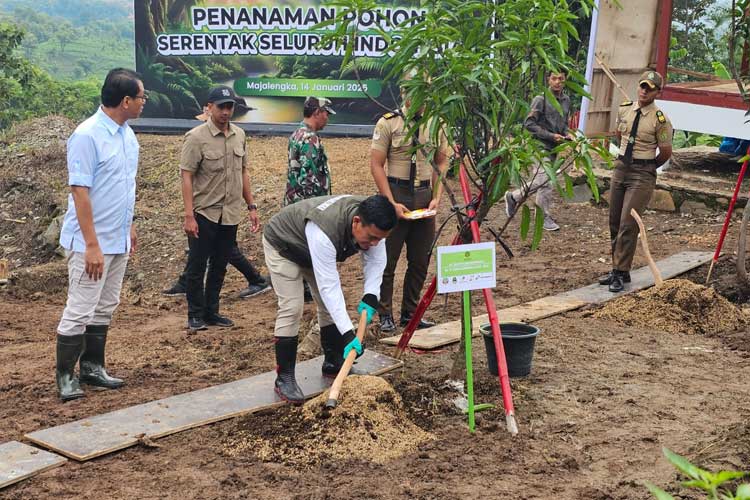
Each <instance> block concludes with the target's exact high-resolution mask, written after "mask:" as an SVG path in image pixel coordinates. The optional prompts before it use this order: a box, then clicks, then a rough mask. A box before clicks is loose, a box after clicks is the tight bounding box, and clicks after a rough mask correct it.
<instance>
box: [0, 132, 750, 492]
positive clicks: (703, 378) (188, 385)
mask: <svg viewBox="0 0 750 500" xmlns="http://www.w3.org/2000/svg"><path fill="white" fill-rule="evenodd" d="M21 132H23V131H21ZM24 133H25V135H24ZM24 133H20V135H19V137H20V139H23V140H26V141H27V143H26V144H27V146H24V147H19V146H18V145H17V141H18V140H20V139H19V137H17V138H16V139H15V140H13V139H8V138H6V141H7V143H6V144H0V250H2V252H0V257H5V258H8V259H9V260H10V263H11V267H12V270H13V275H12V278H13V280H12V282H11V283H10V284H9V285H8V286H7V287H6V288H5V291H4V292H2V295H0V442H5V441H9V440H13V439H16V440H21V439H22V436H23V434H24V433H27V432H31V431H34V430H36V429H40V428H46V427H49V426H53V425H59V424H63V423H66V422H70V421H73V420H77V419H80V418H84V417H86V416H90V415H95V414H100V413H104V412H108V411H112V410H116V409H119V408H123V407H125V406H129V405H135V404H139V403H143V402H146V401H151V400H154V399H158V398H163V397H167V396H170V395H173V394H178V393H182V392H186V391H191V390H195V389H200V388H203V387H206V386H210V385H215V384H219V383H223V382H229V381H232V380H236V379H239V378H242V377H248V376H251V375H254V374H258V373H261V372H264V371H268V370H271V369H272V368H273V364H274V363H273V355H272V347H271V333H272V328H273V323H274V316H275V297H274V296H273V295H272V294H266V295H263V296H259V297H256V298H253V299H250V300H244V301H243V300H240V299H237V298H236V297H235V293H236V292H237V290H239V289H240V288H241V287H242V286H243V283H242V282H243V280H242V277H241V276H240V275H239V274H238V273H236V272H235V271H232V270H230V271H229V273H228V274H227V281H226V284H225V292H224V295H223V302H222V304H223V305H222V307H223V311H224V312H225V313H226V314H227V315H228V316H230V317H231V318H233V319H234V320H235V322H236V324H237V326H235V327H234V328H231V329H228V330H218V329H211V330H208V331H206V332H200V333H199V334H196V335H188V334H186V332H185V330H184V322H185V314H186V311H185V305H184V303H183V301H182V300H181V299H179V298H167V297H163V296H161V295H159V290H161V289H162V288H164V287H166V286H167V285H168V284H170V282H171V280H172V279H174V278H175V277H176V275H177V274H178V272H179V271H180V269H181V267H182V266H183V264H184V248H185V237H184V236H183V233H182V230H181V220H180V213H181V211H180V205H181V202H180V198H179V192H178V188H177V167H176V161H177V157H178V155H179V148H180V143H181V139H180V138H179V137H165V136H147V135H142V136H140V137H139V140H140V143H141V148H142V149H141V157H142V166H141V170H140V173H139V195H138V203H137V212H138V214H139V215H140V216H141V219H140V220H139V221H138V229H139V238H140V245H141V248H140V251H139V255H138V256H136V257H135V258H133V259H132V261H131V264H130V266H129V270H128V274H127V277H126V282H125V285H124V288H123V302H122V304H121V306H120V308H119V309H118V311H117V313H116V317H115V320H114V323H113V325H112V333H111V339H110V347H109V349H108V364H109V366H110V367H111V372H112V373H114V374H116V375H118V376H122V377H124V378H125V379H126V380H127V382H128V385H127V386H126V387H125V388H123V389H122V390H119V391H94V390H89V392H88V397H86V398H85V399H82V400H77V401H73V402H70V403H67V404H61V403H60V402H59V401H58V400H57V397H56V394H55V389H54V383H53V378H54V376H53V373H54V342H53V338H54V332H55V326H56V324H57V322H58V320H59V316H60V313H61V311H62V307H63V305H64V301H65V284H66V278H65V268H64V265H63V264H62V262H61V261H59V260H52V261H50V259H54V257H53V251H52V249H44V248H41V247H40V244H39V243H38V241H37V240H36V237H37V236H38V235H39V234H40V233H41V232H43V231H44V229H45V228H46V225H47V224H48V223H49V220H50V219H51V218H52V217H54V215H55V214H57V213H60V212H61V211H62V208H61V207H64V201H63V200H64V195H65V188H64V179H65V166H64V160H63V158H62V157H61V156H60V151H61V149H60V140H63V139H64V137H65V134H66V133H67V132H66V131H65V127H63V126H61V127H59V133H58V134H57V135H54V134H52V137H51V138H49V137H47V138H46V139H45V137H46V136H45V137H41V138H39V139H38V141H37V140H36V139H35V140H34V141H32V140H31V139H32V138H33V137H35V136H34V128H33V127H29V128H27V129H26V132H24ZM35 141H36V142H35ZM45 141H47V142H45ZM51 143H55V144H57V149H54V148H53V146H52V145H51ZM29 144H30V145H29ZM325 145H326V150H327V152H328V154H329V158H330V160H331V165H332V170H333V181H334V182H333V186H334V190H335V192H337V193H343V192H352V193H371V192H373V185H372V183H371V182H370V177H369V173H368V169H367V161H368V147H369V144H368V141H367V140H365V139H327V140H325ZM251 147H252V150H253V151H254V157H253V159H252V162H251V163H252V166H251V175H252V178H253V181H254V185H255V191H256V198H257V200H258V203H259V205H260V207H261V209H260V215H261V218H262V219H263V220H268V218H269V217H270V216H271V215H272V214H273V213H275V212H276V210H277V209H278V207H279V205H280V201H281V195H282V186H283V184H284V171H285V160H284V156H285V148H286V140H285V139H283V138H253V139H252V140H251ZM19 151H20V152H21V153H23V156H17V155H18V154H20V153H19ZM9 186H10V187H9ZM8 193H11V194H8ZM24 193H26V194H24ZM39 193H42V194H39ZM27 197H28V198H27ZM27 200H31V201H27ZM61 203H62V205H61ZM555 210H556V214H557V219H558V222H559V223H560V224H561V225H562V230H561V231H559V232H556V233H546V234H545V237H544V240H543V241H542V244H541V246H540V248H539V250H538V251H536V252H531V251H530V249H529V244H528V242H523V241H521V240H520V238H519V236H518V222H517V221H514V222H512V223H511V226H510V230H509V232H508V233H507V234H506V235H505V237H506V239H507V242H508V243H509V244H510V245H511V247H512V248H513V249H514V251H515V253H516V257H515V258H514V259H513V260H508V259H507V258H505V257H503V256H499V257H498V265H497V267H498V277H499V280H498V286H497V288H496V289H495V291H494V297H495V300H496V302H497V304H498V306H501V307H502V306H510V305H514V304H517V303H520V302H524V301H528V300H532V299H536V298H540V297H544V296H546V295H550V294H553V293H557V292H561V291H565V290H568V289H571V288H575V287H579V286H583V285H587V284H590V283H592V282H593V281H594V279H596V277H597V276H598V275H600V274H603V273H605V272H606V271H607V270H608V268H609V262H608V259H607V247H608V229H607V210H606V208H605V207H602V206H594V205H591V204H588V203H584V204H571V203H561V202H560V203H558V204H557V206H556V209H555ZM29 212H31V213H29ZM447 213H448V210H447V203H444V204H443V205H442V207H441V213H440V218H441V219H442V218H444V217H445V216H446V215H447ZM5 219H15V220H25V222H24V223H18V222H13V221H8V220H5ZM504 219H505V215H504V212H503V207H502V206H499V207H496V208H495V209H493V211H492V212H491V213H490V214H489V220H488V223H489V224H491V225H492V226H494V227H497V226H499V225H500V224H501V223H502V222H503V221H504ZM722 220H723V214H718V213H717V214H715V215H711V216H701V217H697V216H694V217H687V216H680V215H679V214H667V213H647V214H646V216H645V222H646V225H647V226H648V227H649V228H650V231H649V243H650V246H651V250H652V253H653V254H654V256H655V258H662V257H666V256H668V255H671V254H673V253H675V252H678V251H681V250H711V249H712V248H713V246H714V245H715V242H716V239H717V237H718V233H719V230H720V227H721V222H722ZM449 232H451V230H449V231H447V232H446V234H444V235H443V238H442V241H445V240H447V239H449V238H450V234H448V233H449ZM735 233H736V226H735V231H734V232H730V236H729V239H728V240H727V242H726V247H725V248H726V249H727V250H728V251H731V250H733V249H734V247H735V245H736V234H735ZM485 237H487V235H486V234H485ZM240 246H241V248H242V249H243V250H244V251H245V252H246V254H247V255H248V257H249V258H250V259H251V260H253V261H254V262H256V263H257V264H258V265H260V266H261V267H262V252H261V250H260V246H259V240H258V236H257V235H253V234H250V233H249V232H248V231H246V228H245V227H243V228H241V232H240ZM9 247H10V248H9ZM635 263H636V265H637V266H642V265H644V264H645V261H644V260H643V258H642V257H641V256H640V254H639V255H637V257H636V262H635ZM40 264H41V266H40ZM402 265H403V263H402ZM401 271H403V268H400V269H399V272H398V273H397V290H398V287H399V285H400V281H399V278H398V276H401V275H402V274H403V273H402V272H401ZM341 275H342V281H343V284H344V290H345V294H346V297H347V300H348V301H349V303H350V304H355V303H356V300H358V299H359V296H360V294H361V284H360V283H359V282H360V281H361V274H360V270H359V265H358V263H357V262H356V259H352V260H351V261H350V262H347V263H345V264H344V265H342V266H341ZM705 275H706V268H705V267H703V268H700V269H698V270H696V271H694V272H693V273H690V274H689V275H688V276H687V277H688V278H689V279H691V280H693V281H695V282H700V283H702V282H703V281H704V280H705ZM714 277H715V278H714V280H713V285H714V286H715V287H716V288H717V289H718V290H719V291H720V292H721V293H722V294H723V295H724V296H727V297H728V298H730V299H731V300H733V301H736V302H740V303H744V302H746V301H747V296H748V290H747V289H746V288H744V287H741V286H738V285H736V283H735V282H734V271H733V263H732V258H727V259H724V260H722V261H720V263H719V266H718V267H717V268H716V269H715V270H714ZM395 299H396V300H395V301H394V302H395V303H396V304H398V300H400V294H399V293H398V292H397V294H396V297H395ZM474 304H475V313H476V314H478V313H479V312H480V311H481V308H482V307H483V306H482V302H481V299H480V297H479V295H476V296H475V297H474ZM313 312H314V308H313V307H312V306H307V307H306V311H305V320H307V321H309V320H310V319H312V317H313ZM594 312H595V309H594V308H591V309H586V310H581V311H575V312H571V313H568V314H565V315H560V316H556V317H553V318H550V319H546V320H543V321H539V322H538V326H539V327H540V328H541V330H542V334H541V335H540V337H539V339H538V340H537V344H536V353H535V358H534V368H533V371H532V374H531V375H530V376H529V377H527V378H525V379H514V380H513V382H512V385H513V396H514V402H515V407H516V413H517V420H518V424H519V428H520V434H519V435H518V436H517V437H515V438H512V437H511V436H510V435H508V433H507V432H505V430H504V423H503V415H502V411H501V410H497V409H495V410H489V411H486V412H482V413H480V414H479V415H478V424H477V426H478V428H477V432H476V433H475V434H473V435H472V434H470V433H469V432H468V430H467V428H466V422H465V417H464V416H463V415H462V414H461V413H460V412H459V411H458V410H456V409H455V408H454V406H453V405H452V403H451V402H450V401H451V400H452V399H453V398H454V397H455V396H456V394H455V393H454V392H453V391H452V390H451V389H449V388H448V387H447V386H446V385H445V382H446V379H447V376H448V372H449V370H450V366H451V362H452V359H451V353H452V352H453V351H454V350H455V347H448V348H445V349H443V350H442V351H440V352H438V353H434V354H424V355H418V354H416V353H407V354H406V355H405V357H404V361H405V367H404V368H403V369H402V370H400V371H397V372H395V373H392V374H389V375H387V376H386V377H385V378H386V380H388V382H390V383H391V384H392V386H393V387H394V389H395V391H396V393H397V394H398V395H399V396H400V398H401V399H402V401H403V408H404V411H405V414H404V415H405V416H404V415H402V416H401V418H402V419H405V420H404V423H405V424H408V423H410V422H411V423H413V424H415V425H416V426H418V427H419V428H420V429H422V431H424V432H428V433H430V434H432V435H434V437H435V439H434V440H430V441H427V442H425V443H423V444H421V445H419V446H418V448H417V449H416V450H415V451H412V452H407V453H406V454H405V455H403V456H402V457H400V458H393V459H390V460H386V461H384V462H383V463H377V462H375V461H373V460H370V459H362V458H356V457H355V456H354V455H353V454H352V456H350V457H349V458H345V459H340V458H338V459H334V458H321V459H320V460H319V461H317V462H315V463H313V464H311V465H309V466H305V467H299V466H294V465H288V464H286V463H284V462H283V461H282V460H271V461H265V460H262V459H259V458H257V457H255V456H253V455H252V454H250V453H244V454H238V455H232V454H230V453H227V452H226V451H225V450H226V448H227V447H230V446H231V444H232V443H233V442H235V441H236V440H237V439H238V438H240V437H242V436H243V432H247V431H248V429H260V430H261V432H264V431H269V430H272V431H273V432H274V433H280V432H284V431H285V430H287V429H288V430H287V432H289V433H292V432H298V433H302V434H304V433H305V432H306V430H305V428H304V427H301V428H300V427H297V428H295V427H294V426H293V425H290V426H289V427H288V428H286V427H283V426H274V425H276V424H274V422H283V421H284V419H288V418H293V417H289V415H291V414H292V413H293V412H294V411H295V410H294V409H292V408H289V407H283V408H281V409H278V410H275V411H270V412H263V413H259V414H255V415H249V416H245V417H242V418H236V419H232V420H228V421H225V422H221V423H217V424H213V425H209V426H205V427H201V428H198V429H193V430H190V431H186V432H182V433H178V434H175V435H172V436H169V437H166V438H163V439H159V440H158V441H156V443H157V444H158V445H159V447H158V448H153V447H148V446H145V445H144V446H137V447H133V448H130V449H127V450H123V451H121V452H118V453H114V454H111V455H108V456H104V457H101V458H98V459H95V460H92V461H89V462H85V463H75V462H73V461H71V462H69V463H68V464H66V465H65V466H63V467H60V468H57V469H54V470H52V471H49V472H46V473H44V474H41V475H39V476H37V477H35V478H32V479H29V480H26V481H23V482H21V483H19V484H17V485H14V486H11V487H9V488H7V489H4V490H2V491H0V498H9V499H28V498H72V497H76V498H81V499H87V498H92V499H93V498H96V499H108V498H166V499H179V500H184V499H193V498H195V499H219V498H221V499H226V498H230V499H231V498H269V499H287V498H298V499H345V498H351V497H353V496H357V497H359V498H366V499H369V498H372V499H375V498H385V499H391V498H394V499H395V498H420V499H454V498H455V499H458V498H466V497H469V496H472V497H473V496H477V495H481V496H483V497H488V498H514V499H515V498H524V499H526V498H528V499H532V498H535V499H550V498H555V499H609V498H613V499H633V498H635V499H646V498H649V494H648V493H647V491H646V489H645V487H644V486H643V485H642V482H643V481H644V480H650V481H653V482H655V483H657V484H659V485H661V486H663V487H666V488H667V489H668V490H670V491H671V492H672V493H675V494H683V495H685V492H684V491H681V490H679V489H678V488H676V487H675V486H669V485H674V484H676V483H675V478H676V475H675V474H674V472H673V470H672V469H671V466H670V465H669V464H668V463H667V462H666V460H665V459H664V458H663V457H662V456H661V451H660V450H661V447H662V446H667V447H669V448H671V449H673V450H675V451H677V452H678V453H682V454H684V455H686V456H688V457H689V458H691V459H694V460H696V461H697V462H698V463H699V464H700V465H703V466H705V467H709V468H714V469H715V468H720V467H724V468H743V467H744V468H748V463H750V438H749V437H748V436H750V434H748V425H750V424H749V422H748V421H749V420H750V419H749V418H748V415H750V403H748V392H750V391H749V390H748V386H747V380H750V354H748V353H749V352H750V342H748V340H747V338H748V332H747V330H743V331H740V332H731V333H730V332H720V331H717V332H715V333H714V334H713V335H711V336H703V335H695V334H688V333H684V332H680V331H676V332H661V331H655V330H654V329H652V328H649V329H645V328H640V327H633V326H627V325H624V324H621V323H619V322H617V321H615V320H611V319H609V320H604V319H597V318H595V317H594ZM458 314H459V303H458V297H453V296H451V297H448V298H447V299H446V300H445V301H444V300H443V299H442V298H441V299H440V300H438V301H436V303H435V304H434V305H433V306H432V308H431V309H430V311H429V316H430V317H431V318H432V319H434V320H437V321H448V320H453V319H456V318H457V315H458ZM375 337H377V331H376V330H375V329H373V330H371V332H370V335H369V337H368V338H369V340H370V342H369V344H368V348H372V349H377V350H378V351H380V352H384V353H388V352H389V349H387V348H385V347H382V346H380V345H378V344H377V343H375V342H374V340H375ZM474 352H475V377H476V398H477V401H479V402H492V403H495V404H497V405H498V406H499V405H500V396H499V388H498V384H497V379H496V378H493V377H491V376H490V375H489V374H488V372H487V369H486V360H485V356H484V354H483V347H482V341H481V340H480V339H477V340H475V343H474ZM393 411H394V412H395V411H396V410H395V409H394V410H393ZM406 420H408V421H410V422H407V421H406ZM334 423H335V421H332V422H331V425H333V424H334ZM328 435H329V436H330V435H335V433H332V434H328ZM337 444H338V445H340V444H341V443H337ZM357 445H358V443H357V441H356V440H352V442H351V446H352V449H354V448H356V447H357ZM321 446H325V444H324V443H321ZM684 498H690V497H689V496H684Z"/></svg>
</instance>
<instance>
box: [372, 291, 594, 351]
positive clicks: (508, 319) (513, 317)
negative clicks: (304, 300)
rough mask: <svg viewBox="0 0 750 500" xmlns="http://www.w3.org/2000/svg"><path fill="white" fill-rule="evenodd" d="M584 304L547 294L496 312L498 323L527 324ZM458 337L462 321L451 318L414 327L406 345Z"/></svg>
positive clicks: (394, 340) (483, 319) (425, 345)
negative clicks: (422, 327) (417, 328)
mask: <svg viewBox="0 0 750 500" xmlns="http://www.w3.org/2000/svg"><path fill="white" fill-rule="evenodd" d="M584 305H586V302H583V301H581V300H579V299H575V298H568V297H565V298H561V297H558V296H556V295H553V296H550V297H543V298H541V299H537V300H532V301H531V302H526V303H524V304H518V305H516V306H513V307H508V308H505V309H498V310H497V315H498V318H500V321H501V322H504V323H530V322H532V321H536V320H539V319H543V318H548V317H550V316H554V315H555V314H560V313H563V312H566V311H571V310H573V309H578V308H579V307H582V306H584ZM488 321H489V319H488V317H487V315H486V314H482V315H480V316H476V317H474V318H473V319H472V323H473V324H474V325H475V326H477V328H478V327H479V325H481V324H483V323H487V322H488ZM472 334H473V335H474V336H475V337H476V336H477V335H479V331H478V329H477V330H475V331H474V332H472ZM460 336H461V321H450V322H448V323H442V324H440V325H436V326H434V327H432V328H425V329H424V330H417V331H416V332H414V335H413V336H412V338H411V340H410V341H409V347H414V348H416V349H435V348H437V347H440V346H444V345H447V344H452V343H454V342H458V340H459V338H460ZM400 338H401V336H400V335H396V336H394V337H387V338H384V339H380V342H382V343H384V344H388V345H396V344H398V341H399V339H400Z"/></svg>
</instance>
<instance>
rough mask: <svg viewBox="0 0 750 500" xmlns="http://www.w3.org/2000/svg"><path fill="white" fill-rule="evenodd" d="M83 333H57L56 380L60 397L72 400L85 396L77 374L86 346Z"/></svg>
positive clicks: (64, 399)
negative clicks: (79, 361)
mask: <svg viewBox="0 0 750 500" xmlns="http://www.w3.org/2000/svg"><path fill="white" fill-rule="evenodd" d="M84 342H85V339H84V336H83V335H60V334H57V367H56V368H55V380H56V381H57V392H58V393H59V394H60V399H62V400H63V401H70V400H72V399H78V398H82V397H83V396H85V394H84V392H83V391H82V390H81V386H80V384H79V382H78V377H76V375H75V371H76V364H77V363H78V358H80V357H81V352H83V348H84Z"/></svg>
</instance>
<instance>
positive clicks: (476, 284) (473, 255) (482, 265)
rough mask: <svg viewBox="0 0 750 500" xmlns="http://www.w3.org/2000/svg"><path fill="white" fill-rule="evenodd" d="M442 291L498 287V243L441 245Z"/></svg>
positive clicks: (438, 272)
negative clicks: (496, 265) (496, 263)
mask: <svg viewBox="0 0 750 500" xmlns="http://www.w3.org/2000/svg"><path fill="white" fill-rule="evenodd" d="M437 250H438V252H437V284H438V293H451V292H463V291H466V290H481V289H483V288H495V286H496V285H497V276H496V274H495V243H492V242H490V243H472V244H469V245H451V246H445V247H438V249H437Z"/></svg>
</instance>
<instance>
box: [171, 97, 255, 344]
mask: <svg viewBox="0 0 750 500" xmlns="http://www.w3.org/2000/svg"><path fill="white" fill-rule="evenodd" d="M236 98H237V96H236V95H235V94H234V91H233V90H232V89H231V88H230V87H226V86H218V87H214V88H212V89H211V90H210V92H209V94H208V106H207V108H208V109H207V113H208V116H209V119H208V120H207V121H206V123H204V124H202V125H198V126H197V127H195V128H194V129H192V130H191V131H189V132H188V133H187V134H185V142H184V143H183V146H182V156H181V158H180V178H181V182H182V199H183V201H184V203H185V223H184V229H185V233H186V234H187V236H188V246H189V248H190V250H189V253H188V262H187V266H186V275H187V290H186V295H187V302H188V325H187V326H188V329H189V330H192V331H197V330H205V329H206V328H207V327H208V326H219V327H230V326H233V325H234V323H233V322H232V320H230V319H229V318H226V317H224V316H222V315H220V314H219V293H220V292H221V287H222V285H223V284H224V275H225V274H226V270H227V261H228V259H229V254H230V252H231V251H232V248H233V247H234V246H236V244H237V226H238V225H239V223H240V222H242V220H243V219H244V218H245V217H248V218H249V220H250V229H251V231H253V232H257V231H258V230H259V229H260V222H259V220H258V212H257V206H256V205H255V203H254V202H253V194H252V190H251V187H250V178H249V177H248V175H247V161H246V160H247V150H246V148H245V132H244V131H243V130H242V129H241V128H239V127H238V126H236V125H234V124H232V123H230V122H229V120H230V118H231V117H232V113H233V112H234V106H235V104H236ZM245 214H247V215H245ZM206 266H208V273H206ZM204 275H205V285H204V281H203V277H204Z"/></svg>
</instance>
